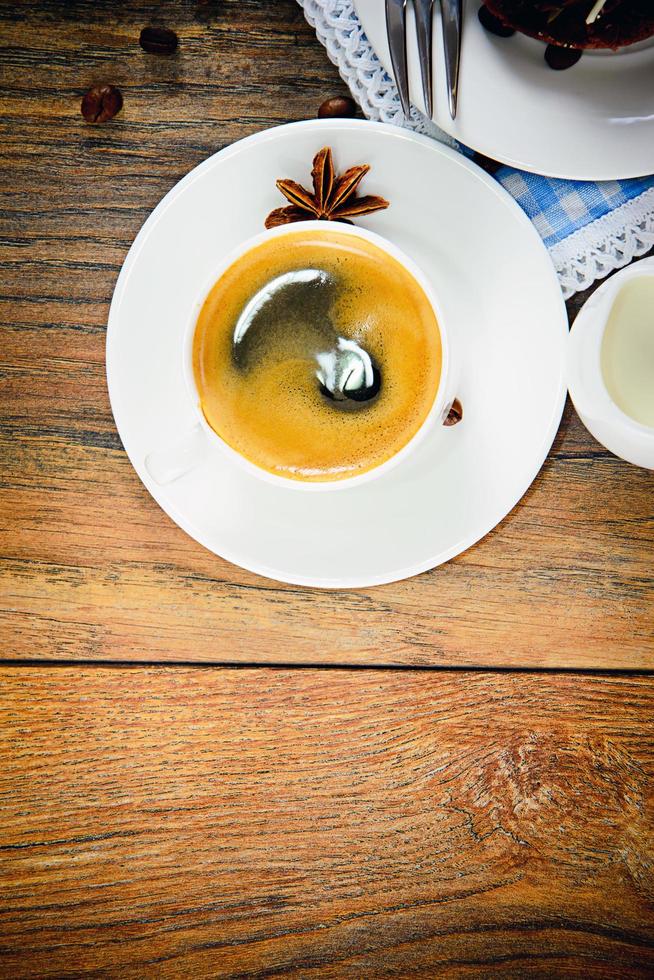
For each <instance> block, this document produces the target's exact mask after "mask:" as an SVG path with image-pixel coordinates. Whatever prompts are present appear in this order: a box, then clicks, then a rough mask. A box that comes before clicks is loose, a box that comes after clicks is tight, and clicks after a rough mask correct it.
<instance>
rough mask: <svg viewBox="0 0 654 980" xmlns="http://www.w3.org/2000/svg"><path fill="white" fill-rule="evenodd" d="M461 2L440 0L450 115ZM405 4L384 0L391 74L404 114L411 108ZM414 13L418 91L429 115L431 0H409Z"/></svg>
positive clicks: (456, 75) (404, 0)
mask: <svg viewBox="0 0 654 980" xmlns="http://www.w3.org/2000/svg"><path fill="white" fill-rule="evenodd" d="M461 3H462V0H441V17H442V21H443V49H444V54H445V81H446V84H447V96H448V106H449V110H450V115H451V116H452V119H454V118H455V116H456V105H457V95H458V85H459V57H460V52H461ZM406 4H407V0H386V30H387V33H388V46H389V48H390V52H391V63H392V65H393V74H394V75H395V81H396V84H397V88H398V91H399V93H400V102H401V103H402V110H403V112H404V115H405V116H406V117H407V118H408V116H409V112H410V110H411V100H410V96H409V76H408V71H407V59H406ZM413 6H414V10H415V15H416V36H417V41H418V58H419V61H420V75H421V78H422V91H423V94H424V98H425V106H426V109H427V115H428V116H430V117H431V115H432V71H431V64H432V13H433V0H413Z"/></svg>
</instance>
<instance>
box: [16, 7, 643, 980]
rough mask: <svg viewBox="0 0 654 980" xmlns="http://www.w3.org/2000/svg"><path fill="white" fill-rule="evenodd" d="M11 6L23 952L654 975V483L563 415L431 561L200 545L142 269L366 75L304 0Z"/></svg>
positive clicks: (92, 964)
mask: <svg viewBox="0 0 654 980" xmlns="http://www.w3.org/2000/svg"><path fill="white" fill-rule="evenodd" d="M0 18H2V27H3V30H2V38H3V46H4V48H5V51H4V57H3V59H2V61H1V62H0V77H1V80H2V88H1V89H0V100H1V103H2V113H1V117H0V125H1V126H2V136H3V139H2V144H1V146H0V158H1V161H2V168H1V171H0V181H1V182H2V208H3V211H2V215H1V217H0V221H1V222H2V228H1V230H0V234H1V236H2V254H1V268H2V284H3V291H2V297H1V298H0V302H1V316H0V330H1V347H0V360H1V361H2V378H1V382H0V398H1V400H2V401H1V412H2V433H1V440H2V445H1V452H2V461H3V466H2V485H1V487H0V494H1V496H0V507H1V515H0V533H1V534H2V551H1V553H2V556H3V560H2V571H1V573H0V574H1V579H0V581H1V585H0V638H1V640H2V642H1V644H0V656H1V657H2V665H1V666H0V685H1V696H0V710H1V715H0V718H1V722H0V739H1V740H2V750H1V761H2V765H1V767H0V976H3V977H5V976H6V977H11V978H14V977H20V976H33V977H44V976H58V977H59V976H70V977H72V976H78V975H82V974H84V975H86V974H93V975H97V976H133V977H142V976H158V977H159V976H164V977H166V976H193V977H196V976H200V977H204V976H207V977H209V976H217V975H220V976H239V977H240V976H242V977H246V976H247V977H264V976H265V977H270V976H274V975H291V976H297V977H312V976H314V975H318V974H320V975H322V976H326V977H340V976H351V977H357V978H359V977H369V976H416V975H424V976H434V975H439V974H441V973H443V972H447V973H448V974H449V975H453V976H462V977H467V976H478V977H486V976H488V975H489V974H490V973H491V972H493V973H499V974H500V975H504V976H516V977H517V976H520V977H522V976H548V977H549V976H562V975H565V976H568V975H570V976H578V975H579V976H581V975H583V976H592V977H599V976H602V977H604V976H606V977H623V976H624V977H632V976H648V975H651V974H652V971H653V970H654V870H653V867H654V841H653V836H652V818H653V805H654V795H653V791H652V786H653V783H652V773H653V769H654V737H653V736H654V731H653V727H654V723H653V718H654V714H653V709H654V697H653V685H652V680H651V677H650V676H649V674H648V671H651V669H652V668H653V667H654V643H653V642H652V632H653V626H654V614H653V608H654V603H653V601H652V597H653V589H652V575H651V566H652V554H653V550H652V540H653V536H654V535H653V526H652V525H653V522H652V477H651V474H648V473H646V472H645V471H644V470H639V469H637V468H635V467H630V466H627V465H626V464H623V463H621V462H619V461H618V460H616V459H615V458H614V457H612V456H611V455H610V454H609V453H607V452H605V451H604V450H603V449H602V448H601V447H600V446H599V445H598V444H597V443H595V442H594V441H593V440H592V438H591V437H590V436H589V435H588V434H587V433H586V431H585V430H584V429H583V427H582V426H581V425H580V423H579V421H578V420H577V418H576V415H575V414H574V413H573V412H572V411H571V410H570V408H569V407H568V408H566V412H565V415H564V419H563V424H562V426H561V430H560V432H559V435H558V436H557V439H556V441H555V443H554V446H553V449H552V452H551V454H550V456H549V458H548V461H547V463H546V464H545V466H544V468H543V470H542V472H541V474H540V475H539V477H538V478H537V480H536V482H535V484H534V486H533V487H532V489H531V490H530V491H529V492H528V494H527V495H526V497H525V498H524V499H523V501H521V503H520V504H519V505H518V507H517V508H516V509H515V510H514V511H513V512H512V514H510V515H509V517H508V518H507V519H506V520H505V521H504V522H503V523H502V524H501V525H500V526H499V528H497V529H496V530H495V531H494V532H492V533H491V534H490V535H489V536H488V537H487V538H486V539H485V540H484V541H482V542H480V543H479V544H478V545H476V546H475V547H474V548H472V549H470V551H468V552H466V554H464V555H461V556H460V557H459V558H457V559H456V560H454V561H452V562H450V563H449V564H448V565H446V566H444V567H443V568H441V569H437V570H435V571H433V572H431V573H428V574H425V575H422V576H419V577H417V578H414V579H412V580H410V581H407V582H403V583H398V584H395V585H389V586H384V587H382V588H378V589H373V590H355V591H348V592H313V591H311V590H307V589H301V588H295V587H292V586H283V585H279V584H277V583H275V582H272V581H267V580H265V579H261V578H258V577H257V576H255V575H252V574H250V573H247V572H244V571H242V570H240V569H238V568H235V567H234V566H232V565H229V564H228V563H227V562H224V561H222V560H220V559H218V558H216V557H215V556H213V555H211V554H209V553H208V552H206V551H204V550H203V549H202V548H201V547H199V546H198V545H196V544H195V543H194V542H193V541H191V540H190V539H189V538H188V537H186V536H185V535H184V533H183V532H182V531H180V530H179V529H178V528H177V527H175V526H174V525H173V524H172V522H171V521H170V520H169V519H168V518H167V517H166V516H165V515H164V514H163V513H162V512H161V511H160V510H159V508H158V507H157V506H156V504H155V503H154V502H153V501H152V500H151V499H150V498H149V496H148V495H147V493H146V492H145V491H144V489H143V487H142V486H141V485H140V483H139V481H138V479H137V477H136V475H135V474H134V472H133V471H132V469H131V467H130V465H129V463H128V461H127V459H126V457H125V454H124V452H123V450H122V447H121V444H120V440H119V438H118V435H117V433H116V430H115V427H114V424H113V420H112V417H111V412H110V408H109V402H108V397H107V392H106V386H105V379H104V338H105V326H106V318H107V310H108V304H109V301H110V297H111V293H112V289H113V286H114V283H115V280H116V276H117V274H118V270H119V268H120V265H121V263H122V261H123V259H124V256H125V254H126V251H127V249H128V248H129V245H130V243H131V241H132V239H133V237H134V235H135V234H136V232H137V230H138V228H139V227H140V225H141V224H142V222H143V221H144V219H145V218H146V216H147V214H148V213H149V212H150V210H151V209H152V208H153V207H154V205H155V204H156V203H157V201H158V200H159V199H160V198H161V197H162V195H163V194H164V193H165V192H166V191H167V190H168V189H169V188H170V187H171V186H173V184H174V183H175V182H176V181H177V180H178V179H179V178H180V177H181V176H182V175H183V174H184V173H186V172H187V171H188V170H189V169H191V168H192V167H193V166H194V165H195V164H196V163H198V162H199V161H200V160H202V159H203V158H205V157H206V156H208V155H209V154H210V153H212V152H214V151H215V150H217V149H219V148H220V147H222V146H224V145H226V144H228V143H230V142H232V141H233V140H235V139H238V138H239V137H241V136H245V135H247V134H248V133H251V132H254V131H255V130H258V129H260V128H263V127H265V126H271V125H275V124H277V123H282V122H286V121H288V120H292V119H300V118H304V117H310V116H313V115H315V112H316V108H317V106H318V105H319V104H320V102H322V100H323V99H324V98H326V97H328V96H331V95H335V94H341V93H343V92H344V87H343V84H342V83H341V82H340V81H339V79H338V77H337V73H336V70H335V69H334V68H333V67H332V66H331V65H330V64H329V62H328V60H327V58H326V56H325V53H324V51H323V49H322V48H321V47H320V45H319V44H318V43H317V41H316V39H315V36H314V35H313V33H312V31H311V30H310V28H309V27H308V26H307V25H306V23H305V22H304V19H303V17H302V13H301V11H300V9H299V7H297V6H296V5H295V4H294V3H293V2H292V0H279V2H276V3H265V2H263V0H262V2H246V0H238V2H237V0H232V2H230V0H223V2H220V3H218V2H206V3H197V4H191V3H189V4H180V3H173V2H162V3H159V4H158V5H157V6H156V7H153V6H152V5H146V4H140V3H137V2H129V3H125V4H113V5H111V4H90V3H81V2H80V3H77V2H75V3H65V2H63V0H61V2H57V3H55V2H41V3H38V4H36V5H27V4H24V5H15V4H7V5H4V6H3V7H0ZM152 18H154V22H155V23H163V24H165V25H167V26H170V27H173V28H174V29H175V30H176V31H177V33H178V34H179V36H180V48H179V52H178V54H177V55H175V56H174V57H172V58H164V57H156V56H154V55H146V54H145V53H144V52H143V51H141V49H140V48H139V46H138V36H139V32H140V29H141V28H142V27H143V26H146V25H147V24H149V23H151V22H152ZM97 82H111V83H113V84H115V85H118V86H119V87H120V88H121V89H122V91H123V94H124V98H125V106H124V110H123V112H122V113H121V114H120V115H119V116H117V117H116V118H115V119H114V120H112V121H111V122H109V123H106V124H105V125H103V126H96V127H93V126H89V125H87V124H86V123H85V122H84V121H83V120H82V118H81V116H80V114H79V102H80V99H81V96H82V94H83V92H84V91H85V90H86V89H87V88H88V87H89V86H90V85H92V84H94V83H97ZM579 302H580V298H577V299H576V300H574V301H573V302H572V303H571V304H570V309H571V312H573V311H574V309H576V308H577V306H578V303H579ZM325 623H327V625H325ZM173 661H174V662H177V664H176V665H173V664H172V663H171V662H173ZM165 662H169V663H168V665H165ZM210 663H213V664H214V666H210V665H209V664H210ZM229 663H231V664H236V663H241V664H242V665H245V664H249V665H250V666H248V667H245V666H241V667H236V666H231V667H230V666H216V665H217V664H229ZM264 664H267V665H268V666H262V665H264ZM300 664H303V665H307V664H309V665H313V666H309V667H306V666H303V667H300V666H298V665H300ZM319 664H322V665H323V666H322V667H319V666H316V665H319ZM254 665H259V666H254ZM294 665H295V666H294ZM337 665H342V666H343V665H347V669H341V667H338V666H337ZM353 665H359V667H358V668H357V667H354V666H353ZM377 665H388V666H387V667H386V668H383V667H382V668H380V667H379V666H377ZM390 665H396V666H395V668H392V667H391V666H390ZM397 665H401V666H402V667H403V668H404V669H397ZM426 667H429V668H440V669H425V668H426ZM616 668H620V672H618V673H616V672H615V669H616Z"/></svg>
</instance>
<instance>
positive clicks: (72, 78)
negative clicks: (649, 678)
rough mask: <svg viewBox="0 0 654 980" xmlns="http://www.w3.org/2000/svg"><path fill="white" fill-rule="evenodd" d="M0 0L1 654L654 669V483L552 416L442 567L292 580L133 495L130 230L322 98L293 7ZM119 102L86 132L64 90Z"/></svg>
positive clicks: (313, 57) (333, 86) (333, 82)
mask: <svg viewBox="0 0 654 980" xmlns="http://www.w3.org/2000/svg"><path fill="white" fill-rule="evenodd" d="M151 15H152V7H151V5H148V4H145V3H138V2H130V3H125V4H121V5H120V10H118V8H116V7H115V6H107V5H103V4H65V3H63V2H59V3H55V2H42V3H38V4H33V5H29V6H16V5H5V6H4V7H2V8H0V18H2V28H3V40H4V45H5V53H4V57H3V60H2V64H1V65H0V108H1V112H0V133H1V135H2V141H1V142H0V162H1V163H2V166H0V194H1V198H0V204H1V206H2V209H3V210H2V213H1V214H0V238H1V239H2V241H3V244H6V247H5V248H4V249H3V254H2V261H1V262H0V272H1V274H2V281H3V287H4V288H3V295H2V297H1V298H0V366H1V369H2V373H1V377H0V414H1V417H2V422H3V431H2V434H1V436H0V454H1V458H2V473H1V475H0V553H1V554H2V555H3V561H2V567H1V569H0V577H1V584H0V656H2V657H4V658H9V659H11V658H25V657H30V658H31V657H33V658H42V659H49V658H50V659H51V658H62V657H66V658H71V659H73V658H94V659H99V660H102V659H121V660H153V659H154V660H162V659H168V660H203V661H210V660H215V661H252V662H254V661H257V662H293V663H297V662H314V663H315V662H331V663H342V662H347V663H405V664H406V663H416V664H459V665H479V664H482V665H483V664H491V665H540V666H544V665H547V666H573V667H627V668H646V667H648V668H651V667H653V666H654V644H653V643H652V640H651V636H652V632H653V629H654V612H653V610H654V601H653V590H652V576H651V558H652V553H653V540H654V528H653V521H652V506H651V492H652V478H651V475H650V474H647V473H646V472H645V471H643V470H638V469H636V468H634V467H629V466H627V465H626V464H623V463H621V462H619V461H618V460H616V459H614V458H613V457H612V456H610V454H608V453H606V452H605V451H604V450H602V448H601V447H599V446H598V445H597V444H596V443H595V442H594V441H593V440H592V439H591V437H590V436H589V435H588V434H587V433H586V432H585V430H584V429H583V428H582V427H581V425H580V424H579V422H578V421H577V419H576V416H574V414H573V413H572V412H571V410H570V409H568V410H567V412H566V415H565V418H564V423H563V427H562V430H561V432H560V433H559V436H558V437H557V440H556V442H555V445H554V448H553V451H552V453H551V455H550V458H549V460H548V462H547V464H546V466H545V468H544V470H543V472H542V473H541V475H540V476H539V478H538V479H537V481H536V483H535V484H534V486H533V488H532V489H531V490H530V491H529V493H528V494H527V496H526V497H525V498H524V500H523V501H522V502H521V504H520V505H519V506H518V507H517V508H516V510H515V511H514V512H513V513H512V514H511V515H510V517H509V518H508V519H507V520H506V521H505V522H504V523H503V524H502V525H501V526H500V527H499V528H498V529H497V530H496V531H494V532H493V533H492V534H490V535H489V536H488V537H487V538H486V539H485V540H484V541H483V542H481V543H480V544H478V545H477V546H476V547H474V548H473V549H471V550H470V551H469V552H468V553H466V554H465V555H462V556H461V557H460V558H458V559H456V560H455V561H453V562H451V563H449V564H448V565H447V566H445V567H444V568H441V569H438V570H435V571H434V572H431V573H428V574H426V575H422V576H420V577H418V578H417V579H413V580H411V581H409V582H405V583H400V584H398V585H391V586H384V587H383V588H379V589H375V590H371V591H362V590H359V591H349V592H346V593H313V592H310V591H308V590H305V589H297V588H292V587H287V586H280V585H277V584H276V583H274V582H270V581H266V580H264V579H261V578H258V577H256V576H254V575H251V574H249V573H247V572H244V571H241V570H240V569H238V568H235V567H234V566H231V565H229V564H228V563H226V562H224V561H222V560H221V559H218V558H215V557H214V556H212V555H210V554H209V553H207V552H206V551H204V549H202V548H201V547H200V546H198V545H196V544H195V543H194V542H192V541H191V540H190V539H189V538H187V537H186V536H185V535H184V534H183V532H181V531H180V530H179V529H177V528H176V527H175V526H174V525H172V523H171V522H170V520H169V519H168V518H167V517H166V516H165V515H164V514H163V513H162V512H161V511H160V510H159V508H158V507H157V506H156V505H155V504H154V502H153V501H151V500H150V499H149V497H148V496H147V494H146V492H145V491H144V489H143V487H142V486H141V485H140V483H139V481H138V480H137V478H136V477H135V475H134V473H133V472H132V470H131V468H130V466H129V463H128V462H127V459H126V457H125V455H124V453H123V451H122V448H121V445H120V440H119V438H118V435H117V433H116V431H115V427H114V423H113V420H112V417H111V412H110V408H109V402H108V398H107V393H106V386H105V380H104V331H105V324H106V317H107V311H108V305H109V301H110V297H111V293H112V289H113V286H114V283H115V279H116V276H117V274H118V270H119V268H120V264H121V262H122V260H123V258H124V256H125V254H126V251H127V249H128V247H129V244H130V242H131V241H132V239H133V237H134V235H135V233H136V232H137V230H138V228H139V227H140V225H141V223H142V222H143V220H144V219H145V217H146V215H147V214H148V213H149V211H150V210H151V209H152V208H153V207H154V205H155V204H156V203H157V201H158V200H159V199H160V198H161V196H162V195H163V194H164V193H165V192H166V191H167V190H168V189H169V188H170V187H171V186H172V185H173V184H174V183H175V181H176V180H178V179H179V177H181V176H182V175H183V174H184V173H185V172H187V171H188V170H189V169H190V168H191V167H192V166H194V165H195V164H196V163H198V162H199V161H200V160H201V159H203V158H204V157H205V156H207V155H208V154H210V153H211V152H213V151H214V150H216V149H218V148H219V147H221V146H223V145H226V144H227V143H229V142H231V141H232V140H234V139H237V138H239V137H241V136H244V135H246V134H248V133H250V132H254V131H255V130H257V129H260V128H262V127H264V126H268V125H274V124H275V123H280V122H285V121H287V120H291V119H296V118H302V117H307V116H312V115H314V114H315V111H316V108H317V106H318V105H319V103H320V102H321V101H322V99H323V98H325V97H326V96H329V95H333V94H338V93H341V92H343V91H344V87H343V84H342V82H341V81H340V80H339V79H338V77H337V73H336V70H335V68H334V67H333V66H332V65H330V63H329V62H328V60H327V58H326V56H325V53H324V51H323V49H322V48H321V47H320V45H319V44H318V43H317V41H316V39H315V37H314V35H313V32H312V31H311V29H310V28H309V27H308V26H307V25H306V23H305V22H304V19H303V17H302V13H301V11H300V8H299V7H298V6H297V5H296V4H295V3H294V2H292V0H280V2H278V3H275V4H265V3H257V2H241V0H239V2H235V0H234V2H224V3H220V4H214V3H204V4H202V3H200V4H198V5H197V6H193V5H182V4H177V3H172V2H167V3H162V4H158V5H157V13H156V16H157V18H158V19H159V21H161V22H163V23H166V24H167V25H168V26H171V27H174V28H175V29H176V30H177V32H178V33H179V35H180V53H179V55H178V56H175V57H174V58H169V59H166V58H156V57H154V56H147V55H145V54H144V53H143V52H142V51H141V49H140V48H139V47H138V43H137V39H138V34H139V31H140V29H141V27H142V26H144V25H145V24H147V23H149V21H150V17H151ZM96 81H108V82H113V83H115V84H118V85H120V87H121V88H122V90H123V92H124V95H125V109H124V111H123V113H121V115H120V116H118V117H117V118H116V119H115V120H113V121H112V122H111V123H110V124H107V125H106V126H100V127H90V126H88V125H87V124H85V123H84V122H83V120H82V118H81V116H80V115H79V101H80V98H81V95H82V93H83V91H84V90H85V88H86V87H87V86H88V85H90V84H92V83H93V82H96Z"/></svg>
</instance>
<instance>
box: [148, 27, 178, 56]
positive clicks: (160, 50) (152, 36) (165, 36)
mask: <svg viewBox="0 0 654 980" xmlns="http://www.w3.org/2000/svg"><path fill="white" fill-rule="evenodd" d="M177 43H178V42H177V35H176V34H175V32H174V31H171V30H169V29H168V28H167V27H144V28H143V30H142V31H141V36H140V37H139V44H140V45H141V47H142V48H143V50H144V51H147V52H148V54H174V52H175V51H176V50H177Z"/></svg>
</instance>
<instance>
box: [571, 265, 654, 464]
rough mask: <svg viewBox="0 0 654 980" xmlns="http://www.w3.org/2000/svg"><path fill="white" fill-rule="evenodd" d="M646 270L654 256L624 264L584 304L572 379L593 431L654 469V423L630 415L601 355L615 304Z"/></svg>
mask: <svg viewBox="0 0 654 980" xmlns="http://www.w3.org/2000/svg"><path fill="white" fill-rule="evenodd" d="M645 275H648V276H654V258H649V259H641V261H640V262H634V263H633V264H632V265H630V266H628V267H627V268H626V269H622V270H621V271H620V272H618V273H616V274H615V275H614V276H612V277H611V278H610V279H609V280H607V282H605V283H603V285H601V286H600V287H599V289H597V290H596V292H594V293H593V295H592V296H591V298H590V299H589V300H587V302H586V303H585V304H584V306H583V307H582V309H581V310H580V312H579V314H578V315H577V318H576V320H575V322H574V324H573V325H572V329H571V331H570V339H569V343H568V359H567V381H568V389H569V391H570V397H571V398H572V402H573V404H574V406H575V408H576V410H577V414H578V415H579V418H580V419H581V421H582V422H583V423H584V425H585V426H586V428H587V429H588V431H589V432H590V433H591V435H593V436H594V437H595V438H596V439H597V441H598V442H600V443H601V444H602V445H603V446H604V447H605V448H606V449H608V450H610V452H612V453H615V455H616V456H619V457H620V458H621V459H624V460H626V461H627V462H628V463H634V464H635V465H636V466H644V467H646V468H647V469H650V470H651V469H654V428H653V427H651V426H648V425H643V424H641V423H640V422H637V421H636V420H635V419H633V418H631V417H630V416H629V415H627V414H626V413H625V412H623V411H622V409H621V408H620V407H619V406H618V405H617V404H616V403H615V401H614V400H613V399H612V398H611V395H610V394H609V391H608V389H607V387H606V383H605V381H604V376H603V372H602V361H601V354H602V341H603V339H604V333H605V330H606V327H607V324H608V322H609V317H610V314H611V310H612V308H613V304H614V303H615V301H616V299H617V298H618V295H619V293H620V291H621V289H622V287H623V286H624V285H625V284H626V283H627V282H628V281H629V280H632V279H636V278H638V277H639V276H645ZM652 317H653V318H654V310H653V311H652ZM652 329H653V330H654V321H653V323H652Z"/></svg>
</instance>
